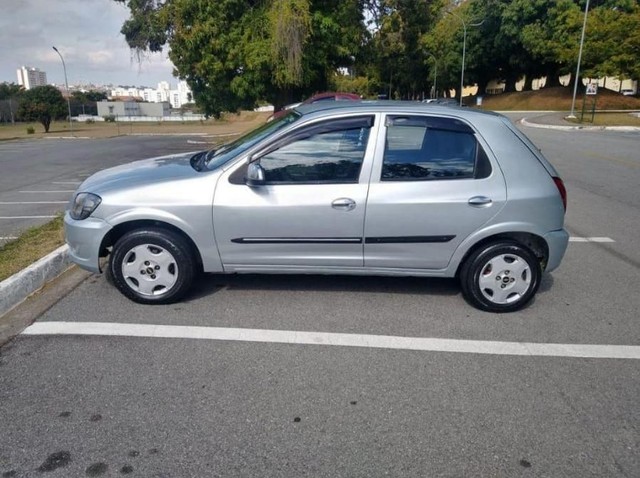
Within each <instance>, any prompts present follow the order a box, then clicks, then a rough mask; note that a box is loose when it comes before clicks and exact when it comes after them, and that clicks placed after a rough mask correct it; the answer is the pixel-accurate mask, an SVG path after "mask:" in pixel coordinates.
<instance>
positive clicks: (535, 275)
mask: <svg viewBox="0 0 640 478" xmlns="http://www.w3.org/2000/svg"><path fill="white" fill-rule="evenodd" d="M541 275H542V269H541V267H540V261H539V260H538V259H537V257H536V256H535V255H534V254H533V253H532V252H531V251H530V250H529V249H527V248H526V247H524V246H522V245H520V244H518V243H516V242H512V241H500V242H494V243H491V244H487V245H485V246H483V247H480V248H478V249H477V250H476V251H474V252H473V253H472V254H471V255H470V256H469V257H468V258H467V260H466V261H465V263H464V264H463V266H462V269H461V270H460V285H461V287H462V293H463V295H464V297H465V299H467V301H468V302H469V303H471V304H472V305H473V306H474V307H477V308H478V309H481V310H486V311H488V312H513V311H516V310H518V309H521V308H522V307H524V306H525V305H526V304H527V303H528V302H529V301H530V300H531V299H532V298H533V296H534V295H535V294H536V292H537V290H538V287H539V286H540V277H541Z"/></svg>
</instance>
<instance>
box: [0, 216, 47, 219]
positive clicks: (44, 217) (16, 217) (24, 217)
mask: <svg viewBox="0 0 640 478" xmlns="http://www.w3.org/2000/svg"><path fill="white" fill-rule="evenodd" d="M54 217H58V216H0V219H53V218H54Z"/></svg>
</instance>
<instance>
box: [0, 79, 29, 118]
mask: <svg viewBox="0 0 640 478" xmlns="http://www.w3.org/2000/svg"><path fill="white" fill-rule="evenodd" d="M23 92H24V89H23V88H22V86H20V85H17V84H15V83H7V82H3V83H0V120H1V121H5V122H6V121H11V122H12V123H15V111H16V108H17V106H18V100H19V98H20V96H21V95H22V93H23Z"/></svg>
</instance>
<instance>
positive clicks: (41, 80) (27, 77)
mask: <svg viewBox="0 0 640 478" xmlns="http://www.w3.org/2000/svg"><path fill="white" fill-rule="evenodd" d="M16 73H17V74H18V84H19V85H20V86H22V87H23V88H24V89H25V90H30V89H31V88H33V87H35V86H45V85H46V84H47V73H46V72H44V71H42V70H40V69H39V68H33V67H31V66H22V67H20V68H18V70H17V72H16Z"/></svg>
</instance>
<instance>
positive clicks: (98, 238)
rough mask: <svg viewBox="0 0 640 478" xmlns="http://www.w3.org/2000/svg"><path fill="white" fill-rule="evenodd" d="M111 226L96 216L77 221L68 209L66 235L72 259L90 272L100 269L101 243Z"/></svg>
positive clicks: (65, 223)
mask: <svg viewBox="0 0 640 478" xmlns="http://www.w3.org/2000/svg"><path fill="white" fill-rule="evenodd" d="M110 230H111V226H110V225H109V224H108V223H107V222H105V221H103V220H102V219H98V218H95V217H88V218H87V219H83V220H82V221H76V220H75V219H73V218H72V217H71V216H70V215H69V211H67V212H66V213H65V215H64V235H65V240H66V241H67V244H68V245H69V257H70V258H71V260H72V261H73V262H74V263H76V264H77V265H79V266H80V267H82V268H83V269H86V270H88V271H90V272H97V273H99V272H101V271H100V245H101V244H102V240H103V239H104V236H106V235H107V233H108V232H109V231H110Z"/></svg>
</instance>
